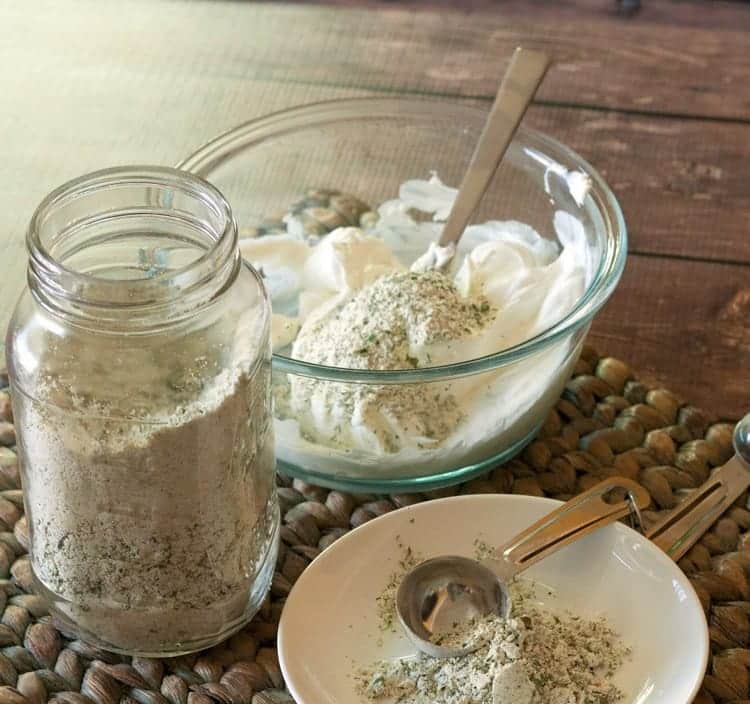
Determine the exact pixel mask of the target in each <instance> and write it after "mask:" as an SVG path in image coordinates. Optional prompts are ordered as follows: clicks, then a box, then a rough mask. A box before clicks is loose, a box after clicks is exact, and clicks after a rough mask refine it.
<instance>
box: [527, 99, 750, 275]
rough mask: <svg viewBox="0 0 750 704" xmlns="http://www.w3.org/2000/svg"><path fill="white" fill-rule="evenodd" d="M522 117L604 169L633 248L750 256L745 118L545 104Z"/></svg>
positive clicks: (749, 140) (738, 258)
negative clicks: (661, 115)
mask: <svg viewBox="0 0 750 704" xmlns="http://www.w3.org/2000/svg"><path fill="white" fill-rule="evenodd" d="M748 92H749V93H750V90H749V91H748ZM528 121H529V123H530V124H531V125H533V126H535V127H537V128H539V129H541V130H542V131H544V132H547V133H549V134H551V135H553V136H555V137H556V138H558V139H560V140H561V141H563V142H564V143H566V144H568V145H569V146H571V147H573V149H575V150H576V151H578V152H579V153H580V154H581V155H582V156H583V157H584V158H585V159H586V160H587V161H589V163H591V164H592V165H593V166H594V167H595V168H596V169H597V170H598V171H599V172H600V173H601V174H602V175H603V176H604V178H605V180H606V181H607V182H608V183H609V185H610V187H611V188H612V190H613V191H614V193H615V195H616V196H617V198H618V200H619V201H620V205H621V206H622V209H623V212H624V213H625V219H626V221H627V223H628V229H629V231H630V250H631V251H633V252H640V253H647V254H663V255H674V256H679V257H687V258H699V259H713V260H720V261H734V262H745V263H750V234H749V233H750V188H748V184H750V125H743V124H727V123H720V122H714V121H707V120H684V119H667V118H662V119H654V118H650V117H645V116H641V115H628V114H622V113H616V112H601V111H592V110H581V109H570V108H567V109H566V108H548V107H544V108H543V107H532V109H531V110H530V112H529V113H528Z"/></svg>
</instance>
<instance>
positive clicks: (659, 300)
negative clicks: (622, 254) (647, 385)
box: [591, 255, 750, 419]
mask: <svg viewBox="0 0 750 704" xmlns="http://www.w3.org/2000/svg"><path fill="white" fill-rule="evenodd" d="M591 341H592V342H593V343H594V344H595V345H596V346H597V347H598V348H599V349H601V350H606V351H607V352H609V353H610V354H614V355H617V356H619V357H621V358H622V359H624V360H627V361H628V363H629V364H631V365H632V367H633V369H637V370H638V372H639V373H641V374H645V375H648V376H649V377H651V378H653V379H654V380H656V381H658V382H660V383H662V384H664V385H665V386H666V387H668V388H670V389H672V390H673V391H675V392H677V393H679V394H682V395H683V396H684V397H685V398H686V399H689V400H690V401H691V402H692V403H695V404H698V405H702V406H703V407H705V408H706V409H707V410H710V411H713V412H715V413H718V414H719V415H720V416H721V417H723V418H727V419H737V418H739V417H741V416H742V415H744V414H745V413H747V412H748V411H750V374H748V369H750V268H748V267H746V266H735V265H731V264H715V263H711V264H708V263H705V262H688V261H678V260H674V259H664V258H661V257H642V256H637V255H634V256H631V257H630V258H629V260H628V264H627V267H626V270H625V274H624V275H623V278H622V281H621V283H620V286H619V287H618V289H617V290H616V292H615V294H614V295H613V297H612V299H611V300H610V302H609V303H608V304H607V306H605V308H604V309H602V310H601V311H600V312H599V314H598V315H597V317H596V318H595V320H594V325H593V328H592V334H591Z"/></svg>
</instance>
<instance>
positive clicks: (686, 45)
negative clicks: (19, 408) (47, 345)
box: [0, 0, 750, 419]
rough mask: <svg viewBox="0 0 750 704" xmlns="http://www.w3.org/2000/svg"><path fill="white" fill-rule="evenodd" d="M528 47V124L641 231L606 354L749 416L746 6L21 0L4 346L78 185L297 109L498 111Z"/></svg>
mask: <svg viewBox="0 0 750 704" xmlns="http://www.w3.org/2000/svg"><path fill="white" fill-rule="evenodd" d="M335 4H338V5H342V4H344V5H353V4H357V3H355V2H353V1H349V2H341V0H339V2H337V3H335ZM362 5H365V3H362ZM451 5H456V6H457V5H461V7H463V8H464V10H463V11H461V10H456V9H455V8H452V7H451ZM466 8H469V9H468V10H467V9H466ZM519 43H523V44H525V45H529V46H536V47H543V48H544V49H546V50H548V51H549V52H551V53H552V54H553V55H554V56H555V58H556V62H557V63H556V65H555V67H554V68H553V69H552V70H551V71H550V73H549V75H548V77H547V79H546V80H545V83H544V85H543V87H542V90H541V92H540V95H539V97H538V100H537V101H536V104H535V106H533V107H532V109H531V111H530V115H529V117H528V119H529V122H530V123H531V124H532V125H534V126H536V127H538V128H540V129H542V130H544V131H546V132H548V133H550V134H551V135H553V136H555V137H557V138H558V139H560V140H562V141H564V142H566V143H568V144H570V145H571V146H572V147H573V148H574V149H576V150H577V151H579V152H580V153H581V154H582V155H583V156H584V157H585V158H586V159H588V160H589V161H590V162H592V163H593V164H594V165H595V166H596V167H598V169H599V170H600V171H601V172H602V173H603V174H604V175H605V177H606V178H607V180H608V181H609V183H610V184H611V185H612V187H613V188H614V191H615V193H616V194H617V196H618V198H619V199H620V201H621V204H622V207H623V210H624V211H625V216H626V219H627V221H628V225H629V230H630V243H631V244H630V257H629V261H628V265H627V270H626V273H625V275H624V277H623V280H622V283H621V285H620V287H619V289H618V291H617V292H616V294H615V296H614V297H613V299H612V301H611V302H610V303H609V304H608V306H607V307H606V308H605V309H604V310H603V311H602V312H601V313H600V314H599V316H598V317H597V319H596V322H595V325H594V330H593V334H592V341H593V342H594V343H595V344H596V345H597V346H598V347H600V348H601V349H605V350H607V351H608V352H610V353H612V354H615V355H618V356H621V357H622V358H624V359H626V360H627V361H629V362H630V363H631V364H632V365H633V367H634V368H637V369H638V370H639V371H641V372H642V373H646V374H647V375H650V376H651V377H654V378H656V379H657V380H659V381H663V382H664V383H665V384H666V385H667V386H669V387H670V388H672V389H673V390H676V391H677V392H679V393H682V394H683V395H685V396H686V397H688V398H689V399H690V400H692V401H693V402H695V403H697V404H701V405H704V406H705V407H707V408H708V409H711V410H713V411H715V412H716V413H718V414H719V415H720V416H722V417H724V418H727V419H735V418H737V417H739V416H740V415H741V414H742V413H743V412H745V411H746V410H748V407H750V166H748V159H749V158H750V82H749V81H748V79H750V5H748V4H744V3H733V2H718V1H717V2H710V3H708V2H705V3H704V2H689V1H685V2H672V1H670V0H645V2H644V7H643V8H642V9H641V10H640V11H639V12H638V13H636V14H635V15H634V16H631V17H625V16H621V15H618V14H617V12H616V9H615V5H614V4H612V3H611V2H610V1H609V0H565V1H560V0H555V1H554V2H535V3H527V2H521V1H520V0H504V1H503V2H491V1H490V0H467V1H466V2H458V0H456V2H455V3H448V2H440V1H439V0H436V1H435V2H433V3H430V4H425V3H419V2H411V3H405V4H403V5H398V4H396V3H394V2H383V3H382V4H381V3H378V2H369V3H367V7H363V8H344V9H342V8H341V7H325V6H318V5H293V4H283V5H282V4H256V3H250V2H189V3H188V2H183V3H178V2H156V1H154V0H140V1H137V2H127V3H125V2H119V1H116V0H99V2H71V1H66V2H61V1H60V0H47V1H42V0H26V1H25V2H23V3H12V2H4V3H2V4H0V100H2V109H0V144H1V145H2V158H3V161H4V163H3V171H4V178H3V182H2V188H1V189H0V328H2V329H4V328H5V325H6V323H7V321H8V319H9V315H10V312H11V309H12V305H13V301H14V299H15V297H16V296H17V294H18V292H19V291H20V289H21V287H22V285H23V282H24V267H25V253H24V248H23V235H24V228H25V225H26V222H27V220H28V218H29V216H30V214H31V212H32V210H33V208H34V206H35V205H36V204H37V203H38V201H39V200H40V199H41V198H42V197H43V196H44V195H45V194H46V193H47V192H48V191H49V190H50V189H52V188H53V187H54V186H56V185H58V184H60V183H61V182H63V181H64V180H67V179H69V178H72V177H74V176H77V175H79V174H81V173H84V172H86V171H89V170H93V169H96V168H100V167H104V166H109V165H115V164H124V163H137V162H152V163H163V164H174V163H177V162H178V161H179V160H180V159H181V158H182V157H184V156H185V155H187V154H188V153H190V152H191V151H192V150H194V149H195V148H196V147H197V146H198V145H199V144H201V143H202V142H204V141H205V140H207V139H208V138H210V137H211V136H213V135H214V134H216V133H218V132H221V131H224V130H227V129H229V128H230V127H232V126H233V125H235V124H237V123H239V122H241V121H244V120H247V119H249V118H251V117H254V116H257V115H260V114H262V113H265V112H269V111H272V110H277V109H280V108H283V107H288V106H291V105H294V104H298V103H305V102H311V101H315V100H321V99H326V98H336V97H345V96H352V95H368V94H389V95H391V94H422V95H424V94H429V95H435V96H441V97H445V98H446V99H451V100H480V101H489V99H490V97H491V96H492V95H493V93H494V91H495V88H496V85H497V81H498V78H499V76H500V75H501V74H502V71H503V69H504V65H505V61H506V58H507V56H508V55H509V54H510V52H511V50H512V49H513V47H514V46H515V45H517V44H519Z"/></svg>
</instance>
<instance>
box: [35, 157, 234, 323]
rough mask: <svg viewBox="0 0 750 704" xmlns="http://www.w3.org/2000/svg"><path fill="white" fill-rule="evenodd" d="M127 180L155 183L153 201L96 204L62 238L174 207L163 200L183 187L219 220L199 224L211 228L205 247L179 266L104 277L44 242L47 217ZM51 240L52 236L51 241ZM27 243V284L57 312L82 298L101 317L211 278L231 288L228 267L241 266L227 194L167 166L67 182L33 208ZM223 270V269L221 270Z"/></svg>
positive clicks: (170, 298)
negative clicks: (132, 204)
mask: <svg viewBox="0 0 750 704" xmlns="http://www.w3.org/2000/svg"><path fill="white" fill-rule="evenodd" d="M129 187H131V188H140V187H143V188H144V193H148V189H150V188H153V196H154V202H153V204H151V203H150V202H149V203H148V204H139V206H138V207H135V208H133V209H132V212H131V210H128V209H126V208H124V209H120V210H101V211H99V210H97V209H96V206H95V205H94V206H92V212H91V214H90V217H87V218H86V219H84V220H81V221H75V222H73V223H65V225H64V227H63V228H62V236H60V239H61V240H63V239H64V237H65V235H66V234H70V233H73V232H75V231H76V229H77V230H79V231H85V229H86V228H87V227H90V226H91V225H94V224H98V223H101V222H103V221H105V220H107V219H108V220H110V221H112V222H114V221H115V220H116V219H117V218H121V217H122V216H123V215H126V214H127V215H132V214H133V213H135V214H139V215H141V216H142V217H145V218H148V217H153V216H154V215H156V214H157V213H161V214H162V215H163V214H169V213H170V210H169V207H168V204H166V205H165V204H164V203H163V201H170V200H171V198H173V197H174V195H175V194H177V193H180V194H181V195H183V196H186V197H187V198H189V199H191V201H192V202H194V203H195V204H196V205H197V206H198V207H200V208H203V209H205V212H206V214H209V215H210V216H211V217H212V219H213V220H214V221H215V225H213V226H211V227H209V224H208V222H207V221H206V222H205V223H204V224H205V225H206V227H205V228H201V232H202V234H204V235H205V236H206V237H205V246H203V249H204V251H203V252H201V253H200V254H199V255H198V256H196V257H195V258H193V259H191V260H190V261H189V262H187V263H185V264H182V265H180V266H177V267H175V268H174V269H168V270H165V271H157V272H154V273H152V274H151V275H149V276H144V277H137V278H125V277H123V278H117V277H115V278H109V277H102V276H98V275H96V274H92V273H89V272H86V271H80V270H77V269H75V268H73V267H71V266H68V265H66V263H65V262H64V261H61V259H60V258H58V257H57V256H56V255H55V253H54V251H53V248H52V247H51V246H50V245H48V243H47V242H45V236H44V235H43V231H44V228H45V227H46V226H47V224H48V222H49V220H50V218H52V217H53V216H54V215H55V213H59V212H60V211H61V210H63V209H64V208H65V207H66V206H67V205H71V204H73V203H74V202H75V201H76V200H81V199H85V198H94V197H95V196H96V195H97V194H104V193H107V192H109V193H110V194H112V193H115V191H116V189H122V190H124V189H126V188H129ZM175 212H176V211H175ZM56 234H57V235H60V233H56ZM110 237H111V236H110ZM54 241H55V237H54V236H53V237H52V239H51V240H50V242H54ZM105 241H107V240H106V238H100V241H99V240H97V241H96V242H94V243H91V245H89V246H95V245H96V244H100V243H101V242H105ZM202 244H203V241H202ZM26 246H27V250H28V252H29V265H28V279H29V287H30V289H31V290H32V293H35V295H37V297H38V298H41V299H44V300H43V303H45V304H46V307H48V308H53V309H57V310H58V312H60V311H62V312H64V313H70V312H71V305H73V306H75V305H84V306H90V307H93V308H95V309H97V317H99V316H101V315H102V311H103V310H105V309H108V308H112V309H118V310H119V311H121V312H122V311H129V312H130V313H132V312H134V311H137V310H139V309H142V310H143V311H144V312H146V311H147V310H148V311H150V312H152V313H153V312H155V311H156V310H157V309H163V308H164V307H165V306H173V305H174V303H175V301H176V300H177V299H179V298H182V297H185V296H187V295H189V294H191V293H194V292H195V290H196V289H198V288H201V289H204V288H205V287H206V286H207V285H210V286H211V289H212V291H213V295H214V296H215V295H216V294H217V293H219V292H220V291H221V290H223V289H225V288H226V285H227V283H228V282H227V281H226V279H227V275H228V274H230V273H231V272H232V271H234V272H235V275H236V272H237V271H238V270H239V267H240V263H239V249H238V236H237V225H236V222H235V220H234V217H233V215H232V210H231V207H230V205H229V203H228V202H227V200H226V199H225V198H224V196H223V195H222V194H221V192H220V191H219V190H218V189H217V188H216V187H215V186H213V185H212V184H210V183H209V182H208V181H206V180H205V179H202V178H201V177H199V176H197V175H195V174H191V173H189V172H186V171H183V170H180V169H177V168H172V167H166V166H148V165H133V166H117V167H112V168H107V169H101V170H98V171H94V172H91V173H88V174H84V175H83V176H79V177H78V178H75V179H72V180H70V181H68V182H66V183H64V184H62V185H61V186H59V187H58V188H56V189H54V190H53V191H52V192H51V193H49V194H48V195H47V196H46V197H45V198H44V199H43V200H42V201H41V203H40V204H39V205H38V206H37V208H36V210H35V211H34V213H33V215H32V216H31V219H30V221H29V226H28V230H27V233H26ZM84 246H86V245H84ZM222 271H223V272H224V274H225V275H224V276H221V275H220V276H217V275H216V274H217V272H222ZM217 284H222V285H221V286H217ZM206 293H207V291H204V295H203V296H202V300H203V302H204V303H205V302H208V301H209V300H211V299H212V298H213V296H210V295H205V294H206ZM84 317H85V316H84ZM104 317H106V316H104Z"/></svg>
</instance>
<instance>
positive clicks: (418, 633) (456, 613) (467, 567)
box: [396, 477, 651, 658]
mask: <svg viewBox="0 0 750 704" xmlns="http://www.w3.org/2000/svg"><path fill="white" fill-rule="evenodd" d="M618 490H619V491H620V492H622V491H624V492H625V499H620V500H614V501H612V502H608V501H607V499H611V498H612V497H613V494H614V492H616V491H618ZM650 500H651V498H650V496H649V494H648V492H647V491H646V490H645V489H644V488H643V487H642V486H640V484H637V483H636V482H634V481H631V480H629V479H624V478H620V477H614V478H612V479H606V480H604V481H603V482H600V483H599V484H597V485H596V486H595V487H593V488H591V489H589V490H588V491H586V492H584V493H582V494H579V495H578V496H576V497H574V498H572V499H571V500H570V501H568V502H567V503H565V504H563V505H562V506H561V507H560V508H558V509H556V510H554V511H552V513H550V514H548V515H546V516H545V517H544V518H542V519H541V520H539V521H537V522H536V523H534V524H533V525H532V526H530V527H529V528H527V529H525V530H524V531H522V532H521V533H519V534H518V535H517V536H515V537H514V538H512V539H511V540H510V541H508V542H507V543H505V545H502V546H500V547H499V548H497V549H496V550H495V551H494V552H493V554H492V555H491V556H490V557H489V558H488V559H485V560H482V561H481V562H480V561H477V560H472V559H470V558H467V557H459V556H456V555H445V556H442V557H435V558H432V559H430V560H426V561H424V562H421V563H420V564H418V565H417V566H416V567H415V568H414V569H412V570H411V571H410V572H409V573H408V574H406V576H405V577H404V579H403V580H402V582H401V584H400V586H399V588H398V591H397V593H396V611H397V613H398V617H399V620H400V621H401V625H402V626H403V627H404V630H405V631H406V634H407V635H408V636H409V638H410V639H411V640H412V642H413V643H414V645H416V646H417V648H419V650H421V651H422V652H424V653H426V654H427V655H431V656H433V657H438V658H448V657H455V656H457V655H464V654H466V653H469V652H471V651H472V650H475V649H476V648H477V647H478V646H479V643H462V644H461V645H460V646H454V645H446V644H441V642H440V640H441V638H443V637H445V636H446V635H447V634H449V633H451V632H452V631H455V630H456V629H457V627H459V626H460V625H461V624H466V623H469V622H470V621H471V620H472V619H476V618H479V617H482V616H487V615H489V614H497V615H498V616H501V617H507V616H508V615H509V614H510V608H511V602H510V596H509V594H508V588H507V583H508V582H509V581H510V580H511V579H512V578H513V577H515V576H516V575H517V574H519V573H521V572H523V571H524V570H525V569H527V568H528V567H531V565H533V564H535V563H537V562H539V560H542V559H543V558H545V557H547V556H548V555H551V554H552V553H554V552H557V551H558V550H559V549H560V548H562V547H564V546H565V545H568V544H569V543H572V542H573V541H575V540H578V539H579V538H582V537H583V536H584V535H588V534H589V533H591V532H592V531H595V530H597V529H598V528H601V527H602V526H605V525H608V524H609V523H613V522H614V521H616V520H618V519H620V518H623V517H624V516H627V515H628V514H631V515H633V514H635V515H638V516H639V515H640V514H639V511H640V509H643V508H646V506H648V504H649V502H650Z"/></svg>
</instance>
